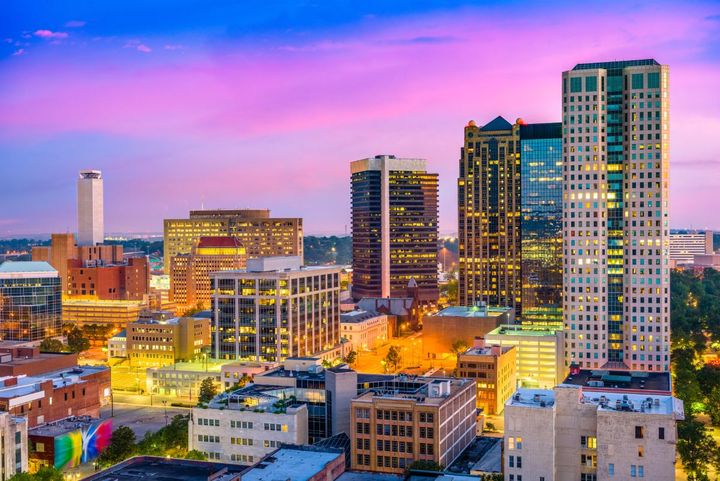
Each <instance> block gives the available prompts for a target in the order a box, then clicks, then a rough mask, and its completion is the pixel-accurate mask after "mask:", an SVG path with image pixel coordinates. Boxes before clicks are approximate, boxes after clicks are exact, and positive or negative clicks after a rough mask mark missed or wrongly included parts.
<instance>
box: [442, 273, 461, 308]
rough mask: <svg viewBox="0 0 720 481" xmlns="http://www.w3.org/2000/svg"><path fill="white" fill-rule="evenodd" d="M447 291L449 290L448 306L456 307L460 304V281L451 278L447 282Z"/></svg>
mask: <svg viewBox="0 0 720 481" xmlns="http://www.w3.org/2000/svg"><path fill="white" fill-rule="evenodd" d="M445 289H446V290H447V301H448V304H450V305H451V306H454V305H456V304H457V302H458V280H457V279H455V278H450V279H449V280H448V282H447V286H445Z"/></svg>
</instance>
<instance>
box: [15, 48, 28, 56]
mask: <svg viewBox="0 0 720 481" xmlns="http://www.w3.org/2000/svg"><path fill="white" fill-rule="evenodd" d="M26 53H27V52H26V51H25V49H24V48H19V49H17V50H15V51H14V52H13V57H18V56H20V55H25V54H26Z"/></svg>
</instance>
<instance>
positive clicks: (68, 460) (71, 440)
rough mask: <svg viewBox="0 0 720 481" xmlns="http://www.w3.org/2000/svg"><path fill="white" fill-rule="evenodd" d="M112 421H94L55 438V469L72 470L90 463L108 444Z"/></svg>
mask: <svg viewBox="0 0 720 481" xmlns="http://www.w3.org/2000/svg"><path fill="white" fill-rule="evenodd" d="M111 435H112V420H111V419H106V420H104V421H95V422H93V423H92V424H90V425H89V426H87V427H85V428H82V429H78V430H77V431H71V432H69V433H67V434H63V435H62V436H58V437H56V438H55V467H56V468H58V469H63V468H74V467H75V466H79V465H80V464H82V463H86V462H88V461H92V460H93V459H95V458H97V457H98V455H99V454H100V453H101V452H103V451H104V450H105V448H106V447H107V446H108V445H109V444H110V436H111Z"/></svg>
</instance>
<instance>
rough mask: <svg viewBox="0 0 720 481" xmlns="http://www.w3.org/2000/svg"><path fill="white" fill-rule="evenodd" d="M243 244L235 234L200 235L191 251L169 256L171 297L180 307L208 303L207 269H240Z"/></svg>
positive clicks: (242, 260) (208, 270) (202, 306)
mask: <svg viewBox="0 0 720 481" xmlns="http://www.w3.org/2000/svg"><path fill="white" fill-rule="evenodd" d="M246 262H247V255H246V250H245V247H243V246H242V244H240V241H239V240H238V239H237V238H235V237H229V236H224V237H200V240H199V241H198V243H197V245H196V246H194V247H193V248H192V251H191V253H190V254H179V255H177V256H175V257H173V258H171V259H170V293H171V299H170V300H171V301H172V302H174V303H175V305H176V308H177V309H178V310H179V311H181V312H182V311H185V310H187V309H192V308H202V309H207V308H209V307H210V294H211V292H212V291H211V289H210V273H211V272H217V271H228V270H234V269H242V268H244V267H245V263H246Z"/></svg>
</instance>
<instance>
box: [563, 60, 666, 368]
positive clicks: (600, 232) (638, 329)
mask: <svg viewBox="0 0 720 481" xmlns="http://www.w3.org/2000/svg"><path fill="white" fill-rule="evenodd" d="M562 88H563V94H562V95H563V179H564V181H563V254H564V255H563V264H564V265H563V322H564V326H565V331H566V334H565V343H566V346H565V354H566V362H568V363H570V362H574V363H576V364H579V366H580V367H581V368H584V369H629V370H633V371H663V372H667V371H669V369H670V292H669V291H670V272H669V270H670V269H669V233H670V232H669V230H670V226H669V218H668V213H669V206H668V203H669V199H668V183H669V123H670V121H669V110H670V108H669V105H670V104H669V99H668V92H669V89H668V67H667V66H666V65H660V64H659V63H658V62H656V61H655V60H651V59H648V60H631V61H619V62H603V63H591V64H580V65H576V66H575V68H573V69H572V70H569V71H567V72H564V73H563V76H562Z"/></svg>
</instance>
